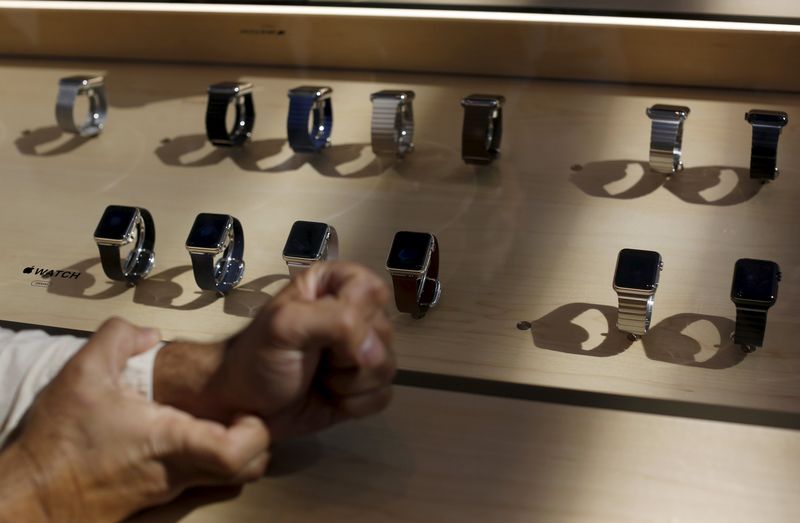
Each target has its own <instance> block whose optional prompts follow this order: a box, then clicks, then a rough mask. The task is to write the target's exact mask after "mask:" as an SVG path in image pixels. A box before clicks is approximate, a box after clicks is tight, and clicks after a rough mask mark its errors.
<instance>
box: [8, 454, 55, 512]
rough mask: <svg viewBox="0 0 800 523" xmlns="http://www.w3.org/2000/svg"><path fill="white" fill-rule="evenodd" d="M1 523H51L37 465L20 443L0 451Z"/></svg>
mask: <svg viewBox="0 0 800 523" xmlns="http://www.w3.org/2000/svg"><path fill="white" fill-rule="evenodd" d="M0 470H2V471H3V473H2V475H0V499H2V500H3V501H2V503H0V523H12V522H14V523H16V522H18V521H26V522H30V523H49V521H50V518H49V516H48V515H47V509H46V504H45V503H44V500H43V499H42V496H43V495H44V494H43V491H42V490H40V489H39V488H38V487H37V481H36V477H37V476H38V472H37V470H36V466H35V465H34V464H33V463H32V462H31V461H30V460H29V459H28V457H27V455H26V453H25V452H24V451H23V450H22V448H21V447H20V445H19V444H17V443H13V444H11V445H9V446H8V447H7V448H6V449H5V450H3V451H2V453H0Z"/></svg>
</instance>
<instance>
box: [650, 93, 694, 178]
mask: <svg viewBox="0 0 800 523" xmlns="http://www.w3.org/2000/svg"><path fill="white" fill-rule="evenodd" d="M647 116H649V117H650V119H651V120H652V121H653V123H652V126H651V130H650V169H651V170H653V171H655V172H657V173H661V174H674V173H676V172H680V171H682V170H683V161H682V159H681V156H682V152H681V148H682V146H683V122H684V121H686V118H687V117H688V116H689V108H688V107H684V106H682V105H662V104H657V105H654V106H652V107H649V108H648V109H647Z"/></svg>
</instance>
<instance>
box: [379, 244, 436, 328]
mask: <svg viewBox="0 0 800 523" xmlns="http://www.w3.org/2000/svg"><path fill="white" fill-rule="evenodd" d="M386 270H387V271H389V274H391V275H392V284H393V285H394V301H395V304H396V305H397V310H399V311H400V312H406V313H408V314H411V316H413V317H414V318H422V317H423V316H425V313H427V312H428V309H430V308H431V307H434V306H436V304H438V303H439V298H440V297H441V295H442V285H441V283H440V282H439V242H438V240H437V239H436V236H434V235H433V234H429V233H425V232H409V231H400V232H398V233H396V234H395V235H394V241H393V242H392V248H391V250H390V251H389V258H388V259H387V260H386Z"/></svg>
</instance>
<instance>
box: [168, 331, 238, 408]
mask: <svg viewBox="0 0 800 523" xmlns="http://www.w3.org/2000/svg"><path fill="white" fill-rule="evenodd" d="M226 346H227V343H226V342H217V343H189V342H172V343H168V344H167V345H166V346H164V347H163V348H162V349H161V351H159V353H158V355H157V356H156V360H155V365H154V367H153V399H154V400H155V401H156V402H158V403H161V404H164V405H169V406H171V407H175V408H177V409H180V410H183V411H185V412H188V413H190V414H192V415H193V416H196V417H200V418H206V419H214V420H220V421H225V420H227V419H228V418H230V417H231V416H232V415H233V411H232V408H231V405H232V401H231V400H230V399H229V397H228V394H227V391H228V389H229V387H228V384H227V383H226V382H227V381H228V380H227V378H226V377H225V375H226V373H225V372H224V370H223V364H224V361H225V352H226V348H227V347H226Z"/></svg>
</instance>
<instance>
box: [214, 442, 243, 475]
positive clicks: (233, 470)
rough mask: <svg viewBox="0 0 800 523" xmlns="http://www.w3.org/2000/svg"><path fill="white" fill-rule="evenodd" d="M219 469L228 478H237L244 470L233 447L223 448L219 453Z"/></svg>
mask: <svg viewBox="0 0 800 523" xmlns="http://www.w3.org/2000/svg"><path fill="white" fill-rule="evenodd" d="M217 467H218V468H219V470H220V472H221V473H222V474H223V475H224V476H227V477H233V476H236V475H237V474H238V473H239V470H240V469H241V468H242V465H241V463H240V459H239V457H238V456H237V454H236V451H235V450H233V449H232V448H231V447H224V446H223V447H221V448H220V449H219V452H218V453H217Z"/></svg>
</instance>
